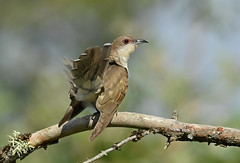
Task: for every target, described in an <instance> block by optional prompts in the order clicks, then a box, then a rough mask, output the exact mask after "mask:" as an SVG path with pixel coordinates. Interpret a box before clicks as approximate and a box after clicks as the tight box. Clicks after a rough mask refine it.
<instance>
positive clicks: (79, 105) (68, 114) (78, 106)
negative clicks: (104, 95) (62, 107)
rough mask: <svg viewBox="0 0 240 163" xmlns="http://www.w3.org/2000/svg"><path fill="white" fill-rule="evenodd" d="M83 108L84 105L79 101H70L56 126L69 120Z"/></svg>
mask: <svg viewBox="0 0 240 163" xmlns="http://www.w3.org/2000/svg"><path fill="white" fill-rule="evenodd" d="M72 104H73V105H72ZM84 109H85V107H84V105H83V104H82V103H81V102H79V101H75V103H73V102H71V104H70V106H69V107H68V109H67V111H66V113H65V114H64V116H63V118H62V119H61V120H60V122H59V123H58V127H60V126H62V125H63V124H64V123H65V122H68V121H70V120H71V119H72V118H73V117H75V116H76V115H78V114H79V113H81V112H82V111H83V110H84Z"/></svg>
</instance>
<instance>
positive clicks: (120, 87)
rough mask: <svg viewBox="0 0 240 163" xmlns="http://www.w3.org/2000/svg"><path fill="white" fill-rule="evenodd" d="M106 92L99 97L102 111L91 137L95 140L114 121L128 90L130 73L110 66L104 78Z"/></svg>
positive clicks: (98, 105) (122, 68) (119, 67)
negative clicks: (113, 118)
mask: <svg viewBox="0 0 240 163" xmlns="http://www.w3.org/2000/svg"><path fill="white" fill-rule="evenodd" d="M103 88H104V91H103V92H102V93H101V94H100V95H99V96H98V98H97V101H96V107H97V109H98V110H99V111H100V117H99V120H98V122H97V124H96V126H95V128H94V130H93V132H92V134H91V136H90V141H92V140H94V139H95V138H96V137H97V136H98V135H99V134H100V133H101V132H102V131H103V130H104V128H106V127H107V125H108V124H109V123H110V121H111V120H112V117H113V115H114V113H115V112H116V111H117V107H118V105H119V104H120V103H121V102H122V100H123V98H124V97H125V94H126V92H127V88H128V73H127V70H126V69H125V68H124V67H121V66H119V65H115V64H113V65H110V66H109V67H108V69H107V71H106V74H105V75H104V77H103Z"/></svg>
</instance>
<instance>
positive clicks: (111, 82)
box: [58, 35, 149, 141]
mask: <svg viewBox="0 0 240 163" xmlns="http://www.w3.org/2000/svg"><path fill="white" fill-rule="evenodd" d="M142 43H149V42H148V41H147V40H144V39H135V38H134V37H132V36H129V35H126V36H119V37H117V38H116V39H115V40H114V41H113V42H112V43H106V44H104V45H103V48H102V49H101V48H100V47H99V46H94V47H90V48H87V49H86V50H85V52H84V53H83V54H81V55H80V56H79V58H78V59H76V60H72V59H68V58H65V59H64V64H65V70H66V74H67V77H68V80H69V82H70V85H71V87H70V91H69V97H70V99H71V102H70V105H69V107H68V109H67V111H66V113H65V115H64V116H63V118H62V119H61V120H60V122H59V123H58V127H60V126H62V125H63V124H65V123H66V122H68V121H70V120H71V119H72V118H74V117H75V116H76V115H78V114H79V113H81V112H82V111H83V110H84V109H85V108H86V107H88V106H92V107H94V108H95V109H96V110H97V113H99V114H100V115H99V119H98V121H97V123H96V125H95V127H94V129H93V132H92V133H91V136H90V141H93V140H94V139H95V138H96V137H97V136H98V135H99V134H101V133H102V131H103V130H104V129H105V128H106V127H107V126H108V124H109V123H110V122H111V120H112V118H113V116H114V114H115V113H116V112H117V108H118V106H119V105H120V104H121V102H122V101H123V99H124V97H125V95H126V92H127V89H128V79H129V76H130V75H129V70H128V59H129V57H130V55H131V53H132V52H133V51H134V50H135V48H136V47H137V46H138V45H139V44H142Z"/></svg>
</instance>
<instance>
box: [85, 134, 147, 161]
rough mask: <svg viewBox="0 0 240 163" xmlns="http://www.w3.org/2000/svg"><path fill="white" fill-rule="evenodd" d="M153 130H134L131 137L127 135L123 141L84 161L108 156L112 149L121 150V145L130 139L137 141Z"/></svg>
mask: <svg viewBox="0 0 240 163" xmlns="http://www.w3.org/2000/svg"><path fill="white" fill-rule="evenodd" d="M150 133H151V132H150V131H149V130H144V131H142V130H138V131H137V132H134V133H133V134H134V135H131V136H129V137H127V138H126V139H124V140H122V141H121V142H119V143H115V144H114V145H113V146H112V147H111V148H108V149H106V150H104V151H101V153H99V154H98V155H96V156H94V157H93V158H91V159H88V160H87V161H84V162H83V163H91V162H93V161H96V160H97V159H99V158H101V157H103V156H106V155H107V154H108V153H109V152H111V151H114V150H120V147H121V146H122V145H124V144H126V143H128V142H130V141H135V142H136V141H137V140H139V139H140V137H141V138H142V137H144V136H146V135H149V134H150Z"/></svg>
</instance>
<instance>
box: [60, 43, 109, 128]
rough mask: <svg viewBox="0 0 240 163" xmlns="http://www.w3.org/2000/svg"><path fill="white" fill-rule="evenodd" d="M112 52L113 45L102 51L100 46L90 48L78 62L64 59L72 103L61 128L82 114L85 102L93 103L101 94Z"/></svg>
mask: <svg viewBox="0 0 240 163" xmlns="http://www.w3.org/2000/svg"><path fill="white" fill-rule="evenodd" d="M110 51H111V44H105V45H104V47H103V49H102V50H101V49H100V47H98V46H96V47H92V48H88V49H87V50H86V51H85V52H84V53H83V54H81V55H80V56H79V58H78V59H76V60H71V59H66V58H65V59H64V64H65V71H66V74H67V76H68V80H69V82H70V83H71V89H70V93H69V94H70V98H71V103H70V106H69V108H68V109H67V111H66V113H65V115H64V117H63V118H62V120H61V121H60V122H59V126H61V125H62V124H63V123H64V122H66V121H69V120H70V119H72V118H73V117H75V116H76V115H77V114H79V113H80V112H82V111H83V110H84V108H85V106H84V102H85V101H87V102H91V100H94V98H95V97H96V96H97V95H96V94H98V93H100V92H101V87H102V77H103V75H104V73H105V71H106V68H107V66H108V63H109V59H108V58H109V54H110ZM98 91H99V92H98Z"/></svg>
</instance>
